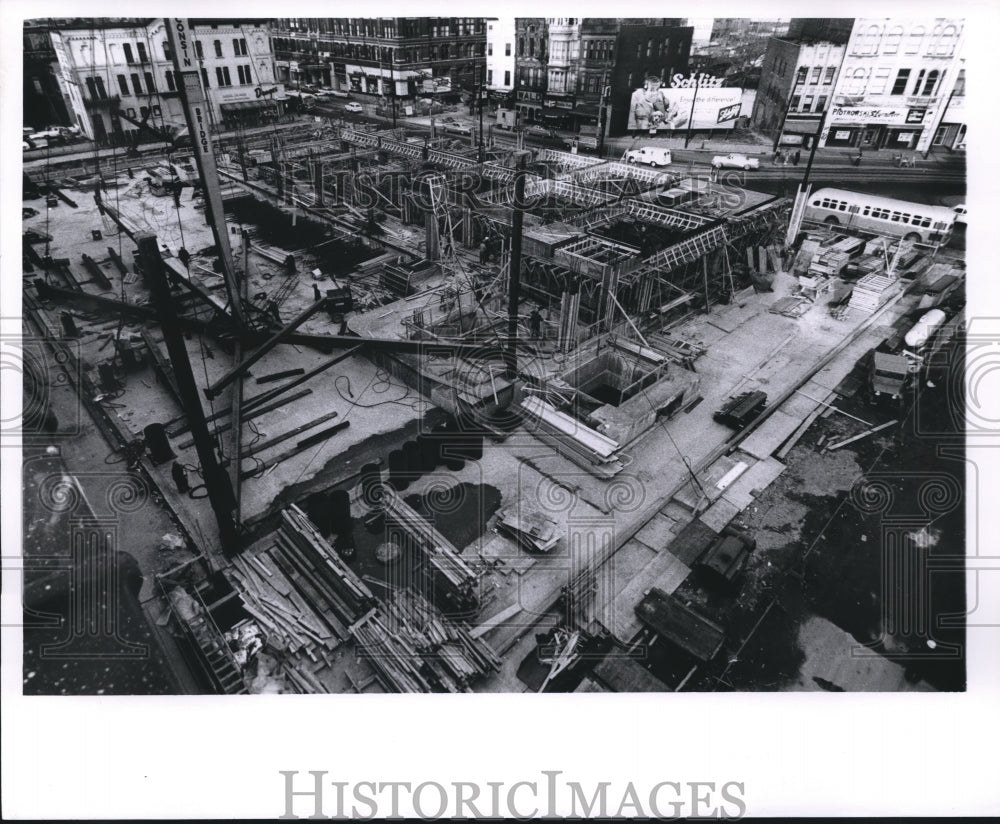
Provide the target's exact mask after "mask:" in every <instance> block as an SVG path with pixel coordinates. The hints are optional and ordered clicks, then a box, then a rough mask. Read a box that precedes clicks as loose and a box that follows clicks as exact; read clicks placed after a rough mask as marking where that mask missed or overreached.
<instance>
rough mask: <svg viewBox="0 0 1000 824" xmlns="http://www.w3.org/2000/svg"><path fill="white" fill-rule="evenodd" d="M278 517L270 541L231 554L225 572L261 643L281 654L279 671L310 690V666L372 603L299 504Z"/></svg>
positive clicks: (325, 656)
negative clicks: (282, 669) (260, 635)
mask: <svg viewBox="0 0 1000 824" xmlns="http://www.w3.org/2000/svg"><path fill="white" fill-rule="evenodd" d="M281 520H282V522H281V526H280V528H279V529H278V530H277V532H275V533H274V536H273V537H274V543H273V544H272V545H271V546H267V547H265V548H264V549H262V550H260V551H258V552H255V553H250V552H248V553H245V554H243V555H242V556H238V557H236V558H234V559H233V561H232V566H231V567H230V569H229V575H230V577H231V578H232V579H233V581H234V584H235V586H236V589H237V590H238V592H239V593H240V599H241V600H242V602H243V608H244V609H245V610H246V612H247V613H248V614H249V615H251V616H252V617H253V619H254V621H255V622H256V623H257V624H258V625H259V626H260V628H261V630H262V631H263V632H264V633H265V636H266V645H267V646H268V647H269V648H270V649H272V650H274V651H275V652H278V653H281V654H282V657H283V658H284V659H285V663H286V671H287V670H288V669H289V667H290V668H291V669H294V670H296V672H295V674H292V675H289V680H290V681H291V683H293V685H295V686H296V687H297V688H300V689H301V691H304V692H316V691H320V690H319V689H317V688H318V686H319V682H318V680H316V679H315V677H314V676H313V675H312V670H311V666H312V665H317V664H318V665H319V666H318V667H315V669H321V668H322V667H323V666H327V665H329V664H331V663H332V659H331V657H330V652H332V651H333V650H335V649H337V647H339V646H340V645H341V644H342V643H343V642H344V641H347V640H348V639H349V638H350V637H351V633H350V625H351V624H352V623H354V622H355V621H356V620H357V619H358V617H359V616H361V615H363V614H364V613H365V612H367V611H370V610H371V609H372V608H373V607H374V605H375V603H376V601H375V598H374V596H373V595H372V593H371V591H370V590H369V589H368V587H367V586H365V584H364V583H363V582H362V581H361V579H360V578H358V576H357V575H355V573H354V572H353V571H352V570H351V569H350V568H349V567H348V566H347V565H346V564H345V563H344V562H343V560H342V559H341V558H340V556H339V555H337V553H336V552H335V551H334V550H333V548H332V547H331V546H330V545H329V544H328V543H327V542H326V541H325V540H324V539H323V537H322V536H321V535H320V534H319V533H318V532H317V531H316V529H315V528H314V527H313V525H312V523H311V522H310V521H309V519H308V518H306V516H305V515H304V514H303V513H302V512H301V510H299V509H298V508H297V507H295V506H292V507H289V508H288V509H286V510H285V511H284V512H282V513H281ZM309 662H311V664H310V663H309ZM286 674H288V673H287V672H286ZM314 682H315V683H314Z"/></svg>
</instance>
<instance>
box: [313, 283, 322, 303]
mask: <svg viewBox="0 0 1000 824" xmlns="http://www.w3.org/2000/svg"><path fill="white" fill-rule="evenodd" d="M322 299H323V293H322V292H320V290H319V287H318V286H317V285H316V284H315V283H314V284H313V300H315V301H316V302H317V303H318V302H319V301H321V300H322Z"/></svg>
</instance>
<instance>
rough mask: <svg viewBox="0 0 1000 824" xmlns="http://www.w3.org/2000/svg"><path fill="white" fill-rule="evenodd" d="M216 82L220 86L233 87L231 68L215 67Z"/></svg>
mask: <svg viewBox="0 0 1000 824" xmlns="http://www.w3.org/2000/svg"><path fill="white" fill-rule="evenodd" d="M215 82H216V84H218V85H219V86H232V85H233V81H232V80H231V79H230V77H229V66H216V67H215Z"/></svg>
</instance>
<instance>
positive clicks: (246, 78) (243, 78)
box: [236, 66, 253, 86]
mask: <svg viewBox="0 0 1000 824" xmlns="http://www.w3.org/2000/svg"><path fill="white" fill-rule="evenodd" d="M236 73H237V74H238V75H239V78H240V85H241V86H249V85H250V84H251V83H252V82H253V81H252V80H251V78H250V67H249V66H237V67H236Z"/></svg>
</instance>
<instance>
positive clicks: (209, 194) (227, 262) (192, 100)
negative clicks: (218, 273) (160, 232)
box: [164, 17, 244, 327]
mask: <svg viewBox="0 0 1000 824" xmlns="http://www.w3.org/2000/svg"><path fill="white" fill-rule="evenodd" d="M164 22H165V23H166V28H167V40H168V41H169V43H170V51H171V53H172V56H173V63H174V69H175V70H176V71H177V73H178V74H179V75H180V83H179V84H178V87H179V88H180V91H181V101H182V102H183V104H184V114H185V117H186V118H187V124H188V130H189V131H190V132H191V142H192V144H193V145H194V156H195V161H196V162H197V164H198V173H199V174H200V175H201V181H202V184H203V185H204V187H205V201H206V203H207V206H208V216H209V219H210V223H211V225H212V235H213V236H214V238H215V244H216V246H217V248H218V250H219V258H220V259H221V261H222V275H223V278H225V281H226V293H227V295H228V297H229V306H230V311H231V312H232V313H233V318H235V320H236V323H237V324H238V325H239V326H241V327H242V326H243V325H244V319H243V304H242V303H241V301H240V289H239V284H238V280H237V277H236V269H235V267H234V266H233V251H232V248H231V247H230V245H229V233H228V232H227V231H226V218H225V213H224V211H223V206H222V189H221V187H220V186H219V170H218V168H216V165H215V152H214V150H213V148H212V135H211V132H210V115H209V109H208V104H207V101H206V100H205V92H204V91H203V90H202V88H201V74H200V73H199V71H198V69H199V66H198V59H197V58H196V57H195V53H194V38H193V29H192V27H191V25H190V22H189V21H188V20H186V19H183V18H180V17H167V18H165V20H164Z"/></svg>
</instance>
